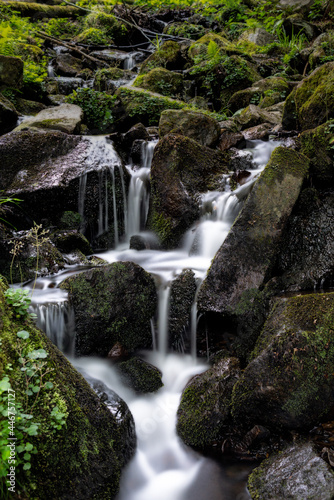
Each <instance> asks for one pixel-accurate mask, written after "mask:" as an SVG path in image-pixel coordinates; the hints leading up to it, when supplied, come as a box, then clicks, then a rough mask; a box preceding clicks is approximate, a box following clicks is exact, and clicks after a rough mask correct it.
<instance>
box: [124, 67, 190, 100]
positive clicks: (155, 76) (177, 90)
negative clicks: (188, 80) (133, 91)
mask: <svg viewBox="0 0 334 500" xmlns="http://www.w3.org/2000/svg"><path fill="white" fill-rule="evenodd" d="M133 86H134V87H141V88H142V89H146V90H150V91H151V92H157V93H159V94H161V95H165V96H169V97H175V98H177V97H180V96H181V95H182V92H183V76H182V75H181V74H180V73H174V72H173V71H168V70H167V69H164V68H154V69H151V70H150V71H149V72H148V73H145V74H143V75H139V76H137V78H136V79H135V81H134V82H133Z"/></svg>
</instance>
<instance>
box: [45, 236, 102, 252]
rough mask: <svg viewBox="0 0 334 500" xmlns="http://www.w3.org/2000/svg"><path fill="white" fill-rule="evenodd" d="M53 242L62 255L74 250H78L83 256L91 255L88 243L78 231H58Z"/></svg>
mask: <svg viewBox="0 0 334 500" xmlns="http://www.w3.org/2000/svg"><path fill="white" fill-rule="evenodd" d="M53 241H54V243H55V245H56V247H57V248H58V250H60V251H61V252H64V253H71V252H73V251H74V250H80V251H81V252H82V253H83V254H84V255H90V254H92V253H93V250H92V247H91V246H90V244H89V241H88V240H87V238H85V237H84V235H83V234H81V233H80V232H79V231H75V230H72V231H58V232H57V233H56V234H55V235H54V237H53Z"/></svg>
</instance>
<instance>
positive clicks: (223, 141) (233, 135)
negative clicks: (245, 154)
mask: <svg viewBox="0 0 334 500" xmlns="http://www.w3.org/2000/svg"><path fill="white" fill-rule="evenodd" d="M242 140H243V135H242V134H241V133H240V132H231V131H230V130H227V129H223V130H222V131H221V135H220V137H219V142H218V148H219V149H220V150H221V151H226V150H227V149H230V148H231V147H232V146H237V144H239V142H241V141H242Z"/></svg>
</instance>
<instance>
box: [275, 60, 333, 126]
mask: <svg viewBox="0 0 334 500" xmlns="http://www.w3.org/2000/svg"><path fill="white" fill-rule="evenodd" d="M331 118H334V62H328V63H326V64H323V65H322V66H320V67H319V68H317V69H315V70H314V71H313V73H311V74H310V76H309V77H307V78H305V79H304V80H302V82H301V83H299V84H298V85H297V87H296V88H295V89H294V90H293V91H292V93H291V94H290V95H289V96H288V98H287V100H286V104H285V107H284V112H283V121H282V125H283V127H284V128H285V129H287V130H292V129H293V128H296V127H297V128H299V129H301V130H307V129H313V128H315V127H317V126H319V125H321V124H322V123H324V122H326V121H328V120H329V119H331Z"/></svg>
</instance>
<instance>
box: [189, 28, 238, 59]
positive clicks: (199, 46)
mask: <svg viewBox="0 0 334 500" xmlns="http://www.w3.org/2000/svg"><path fill="white" fill-rule="evenodd" d="M211 41H212V42H215V43H216V44H217V45H218V47H219V48H221V49H224V48H225V47H227V46H229V43H230V42H229V41H228V40H227V39H226V38H224V37H222V36H220V35H217V34H216V33H212V32H211V33H207V34H206V35H204V36H202V37H201V38H200V39H199V40H197V41H196V42H195V43H193V44H192V45H190V47H189V50H188V54H189V56H190V57H191V59H193V60H195V58H196V57H198V56H206V55H207V48H208V45H209V43H210V42H211Z"/></svg>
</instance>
